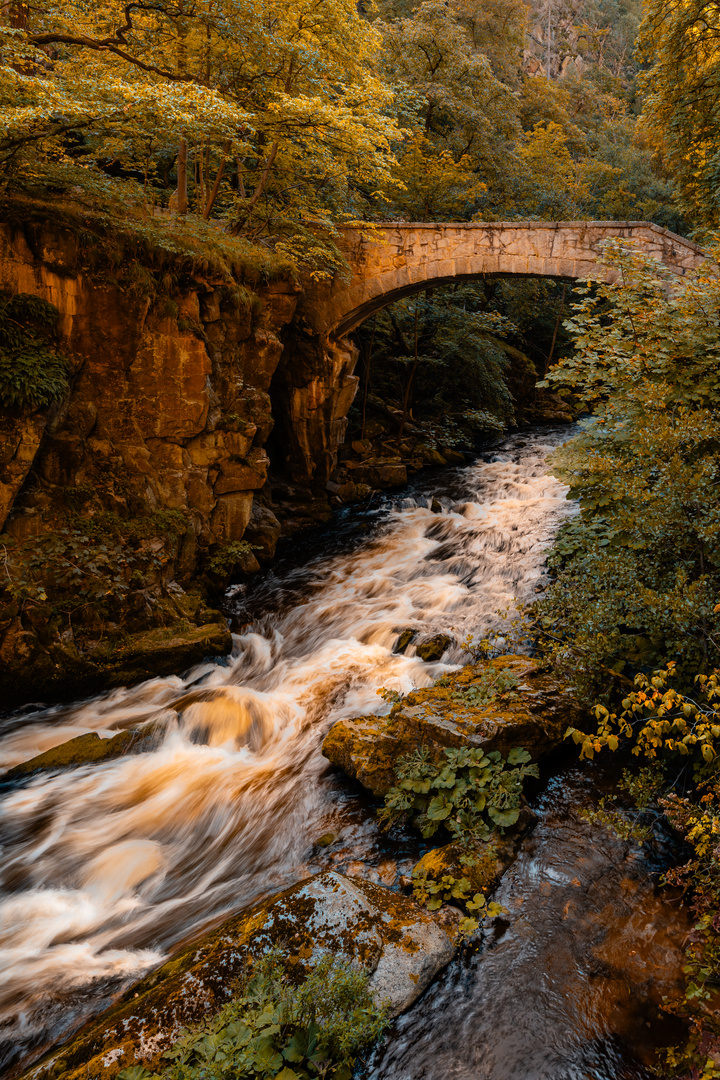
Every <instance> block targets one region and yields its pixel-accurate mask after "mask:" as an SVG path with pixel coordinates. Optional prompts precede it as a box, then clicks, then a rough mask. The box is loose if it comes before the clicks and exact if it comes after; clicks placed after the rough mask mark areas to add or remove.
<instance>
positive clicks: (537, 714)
mask: <svg viewBox="0 0 720 1080" xmlns="http://www.w3.org/2000/svg"><path fill="white" fill-rule="evenodd" d="M488 670H489V671H490V672H493V671H497V672H498V674H500V673H501V672H506V673H511V674H512V675H514V676H515V678H516V679H517V685H516V686H515V687H514V688H513V690H512V691H511V693H506V694H500V695H498V696H497V697H495V698H492V699H491V700H489V701H487V702H485V703H484V704H473V701H472V698H470V697H466V696H465V694H466V693H467V692H468V691H469V690H471V687H472V685H473V683H474V682H476V681H477V679H478V678H479V677H480V676H481V675H483V673H487V672H488ZM582 716H583V713H582V710H581V708H580V705H579V704H578V702H577V701H576V699H575V698H574V697H573V694H572V693H571V691H570V690H569V688H568V687H567V686H565V685H564V684H563V683H561V682H560V681H559V680H558V679H557V677H556V676H555V675H553V674H552V673H551V672H549V671H547V670H546V669H544V668H542V667H541V665H540V664H539V663H538V661H536V660H532V659H530V658H529V657H527V656H500V657H497V658H496V659H495V660H488V661H482V662H480V663H478V664H471V665H468V666H467V667H465V668H463V669H462V670H461V671H459V672H456V673H454V674H452V675H448V676H446V678H445V679H444V680H443V685H440V684H437V683H436V684H435V685H434V686H431V687H427V688H425V689H422V690H414V691H413V692H412V693H411V694H408V695H407V697H406V698H404V699H403V701H402V702H400V703H398V704H396V705H394V706H393V708H392V710H391V712H390V714H389V715H388V716H359V717H356V718H354V719H348V720H339V721H338V722H337V723H336V724H334V725H333V727H332V728H331V729H330V731H329V732H328V734H327V736H326V737H325V741H324V743H323V747H322V752H323V754H324V755H325V757H326V758H328V760H329V761H331V762H332V763H333V765H337V766H338V768H340V769H342V770H343V771H344V772H345V773H347V775H348V776H351V777H353V778H354V779H356V780H358V781H359V782H360V783H361V784H362V785H363V786H364V787H366V788H368V790H370V791H371V792H372V793H373V794H374V795H385V794H386V793H387V792H388V791H389V790H390V788H391V787H392V786H393V784H394V782H395V764H396V762H397V760H398V758H399V757H401V756H402V755H403V754H407V753H409V752H410V751H411V750H414V749H418V748H419V747H421V746H425V747H427V748H428V750H429V751H430V753H431V755H432V756H433V758H435V759H437V760H438V761H439V760H441V758H442V752H443V750H444V749H445V748H446V747H451V746H455V747H458V746H470V747H481V748H482V749H483V750H486V751H488V750H499V751H500V753H502V754H504V755H506V754H508V752H509V751H510V750H511V749H512V748H513V747H514V746H523V747H525V749H526V750H528V751H529V752H530V754H531V755H532V758H533V760H534V761H538V760H540V759H541V758H544V757H546V756H547V755H548V754H550V753H552V751H553V750H556V749H557V748H558V747H559V746H560V745H561V743H562V741H563V736H564V734H565V731H566V730H567V727H568V726H569V725H573V726H574V725H576V724H578V723H579V722H580V721H581V719H582Z"/></svg>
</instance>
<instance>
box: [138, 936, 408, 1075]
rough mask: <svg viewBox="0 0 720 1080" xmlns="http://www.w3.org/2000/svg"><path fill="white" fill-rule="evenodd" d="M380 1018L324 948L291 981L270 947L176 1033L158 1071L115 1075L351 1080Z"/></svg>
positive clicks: (359, 985)
mask: <svg viewBox="0 0 720 1080" xmlns="http://www.w3.org/2000/svg"><path fill="white" fill-rule="evenodd" d="M387 1022H388V1021H387V1015H386V1012H385V1010H383V1009H382V1008H379V1007H378V1006H377V1005H376V1004H375V1002H374V1000H373V998H372V996H371V994H370V991H369V989H368V976H367V974H366V973H365V972H364V971H363V970H362V969H361V968H359V967H357V966H356V965H354V964H352V963H350V962H349V961H347V960H343V959H340V958H337V957H332V956H330V955H329V954H325V955H323V956H322V957H321V958H320V960H319V961H318V963H317V964H316V965H315V966H314V967H312V968H311V969H310V970H309V972H308V974H307V977H306V978H305V979H304V980H303V981H301V982H300V983H297V982H293V981H292V980H291V979H290V978H289V977H288V976H287V974H286V972H285V969H284V967H283V966H282V963H281V958H280V955H279V954H278V953H272V954H270V955H269V956H268V957H266V958H265V959H264V960H262V961H261V962H260V963H259V965H258V967H257V970H256V972H255V974H254V976H253V977H252V978H251V979H250V981H249V982H248V983H247V985H245V986H241V987H239V988H238V992H237V994H236V996H234V997H233V999H232V1001H230V1002H229V1004H227V1005H226V1006H225V1007H224V1008H223V1009H221V1011H220V1012H219V1013H218V1014H217V1015H216V1016H214V1017H213V1018H212V1019H210V1020H207V1021H206V1022H205V1023H204V1024H199V1025H197V1026H195V1027H192V1028H188V1029H185V1030H184V1031H183V1032H182V1033H181V1035H180V1037H179V1038H178V1039H177V1041H176V1042H175V1043H174V1045H173V1046H172V1047H171V1048H170V1049H169V1050H167V1051H166V1052H165V1053H164V1054H163V1058H164V1064H163V1066H162V1068H161V1070H160V1071H159V1072H158V1073H151V1072H150V1071H149V1070H147V1069H145V1068H144V1067H143V1066H132V1067H130V1068H127V1069H123V1070H122V1072H121V1073H120V1074H119V1076H118V1080H154V1078H156V1077H157V1078H162V1080H241V1078H242V1080H268V1078H270V1077H275V1078H277V1080H313V1078H316V1077H317V1078H321V1080H325V1078H327V1080H331V1078H332V1080H350V1077H351V1075H352V1071H353V1068H354V1067H355V1065H356V1064H357V1063H358V1061H359V1060H360V1059H361V1058H362V1056H363V1054H364V1053H365V1052H366V1051H367V1050H368V1049H369V1048H370V1047H371V1046H372V1044H373V1043H374V1042H375V1041H376V1040H377V1039H378V1038H379V1037H380V1036H381V1035H382V1033H383V1031H384V1030H385V1028H386V1026H387Z"/></svg>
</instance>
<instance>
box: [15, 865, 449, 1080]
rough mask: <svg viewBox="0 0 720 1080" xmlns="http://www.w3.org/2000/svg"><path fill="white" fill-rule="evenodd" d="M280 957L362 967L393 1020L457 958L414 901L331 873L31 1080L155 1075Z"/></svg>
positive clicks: (100, 1025)
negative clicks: (193, 1031)
mask: <svg viewBox="0 0 720 1080" xmlns="http://www.w3.org/2000/svg"><path fill="white" fill-rule="evenodd" d="M271 948H277V949H280V950H281V952H282V953H283V955H284V956H285V957H286V959H287V962H288V963H289V964H290V965H292V966H295V967H296V968H297V969H298V970H300V969H301V968H302V966H303V965H308V964H311V963H312V962H313V960H314V959H317V958H319V957H320V955H321V954H322V953H323V952H326V951H330V952H332V954H333V955H334V956H344V957H346V958H348V959H351V960H354V961H356V962H357V963H358V964H360V965H362V966H363V967H364V968H365V970H366V971H368V972H369V973H370V975H371V978H370V990H371V992H372V993H373V995H374V997H375V998H376V1000H377V1001H378V1003H380V1004H383V1003H385V1004H386V1005H387V1007H388V1011H389V1013H390V1015H391V1016H397V1015H398V1013H400V1012H402V1011H403V1010H404V1009H406V1008H407V1007H408V1006H409V1005H411V1004H412V1002H413V1001H415V999H416V998H417V997H419V995H420V994H422V992H423V990H424V989H425V988H426V987H427V985H428V984H429V982H430V980H431V979H432V978H433V976H434V975H435V974H436V973H437V972H438V971H440V970H441V968H443V967H444V966H445V965H446V964H447V963H448V962H449V961H450V960H451V959H452V957H453V955H454V953H455V944H454V940H453V934H452V929H450V930H447V931H446V930H445V929H443V926H442V925H441V923H440V922H438V920H437V919H436V918H434V917H433V916H432V915H431V914H430V913H429V912H427V911H425V910H424V909H423V908H421V907H420V906H419V905H417V904H416V903H415V902H414V901H413V900H410V899H409V898H408V897H405V896H402V895H399V894H397V893H393V892H391V891H390V890H389V889H386V888H384V887H383V886H381V885H376V884H375V883H373V882H368V881H358V880H351V879H350V878H346V877H344V876H343V875H341V874H336V873H334V872H332V871H327V872H325V873H322V874H318V875H316V876H315V877H312V878H309V879H308V880H307V881H304V882H301V883H300V884H299V885H296V886H294V887H293V888H291V889H288V890H287V891H286V892H284V893H282V894H280V895H279V896H276V897H274V898H272V897H271V898H270V899H268V900H266V901H263V902H262V903H260V904H257V905H255V906H254V907H252V908H250V909H248V910H246V911H244V912H242V913H240V914H239V915H235V916H233V917H232V918H230V919H228V920H227V921H226V922H225V923H223V925H222V926H221V927H220V928H219V929H217V930H215V931H213V932H212V933H210V934H209V935H207V936H206V937H204V938H202V939H201V940H200V941H198V942H196V943H195V944H194V945H192V946H191V947H190V948H188V949H186V950H185V951H184V952H182V953H180V954H179V955H177V956H175V957H174V958H173V959H171V960H169V961H168V962H167V963H166V964H164V965H163V966H162V967H160V968H158V969H156V970H155V971H153V972H151V973H150V974H149V975H148V976H146V978H145V979H143V980H142V982H140V983H139V984H136V985H135V986H133V987H131V988H130V990H128V991H127V993H126V994H125V995H124V997H123V998H122V999H121V1000H120V1002H119V1003H118V1004H116V1005H115V1006H114V1007H113V1008H112V1009H110V1010H109V1011H108V1012H106V1013H105V1014H104V1015H103V1016H102V1017H100V1019H96V1020H93V1021H92V1022H91V1023H90V1024H88V1025H86V1026H85V1027H84V1028H82V1029H81V1031H80V1032H79V1033H78V1034H77V1035H76V1036H75V1037H74V1038H73V1039H72V1040H71V1041H70V1042H69V1043H68V1044H66V1045H65V1046H64V1047H61V1048H60V1049H59V1050H57V1051H55V1052H54V1053H53V1054H52V1055H51V1056H50V1057H49V1058H46V1059H45V1060H44V1061H43V1062H41V1063H40V1064H39V1065H38V1066H36V1067H35V1068H34V1069H32V1070H31V1071H30V1072H29V1073H28V1074H26V1075H28V1076H32V1077H37V1078H38V1080H39V1078H41V1077H42V1078H48V1080H49V1078H51V1077H60V1076H62V1077H63V1080H87V1077H92V1078H93V1080H109V1078H110V1077H113V1076H115V1075H116V1074H117V1073H118V1072H119V1071H120V1070H121V1069H124V1068H126V1067H128V1066H131V1065H135V1064H140V1063H142V1064H143V1065H145V1066H146V1067H147V1068H149V1069H154V1068H156V1067H157V1066H158V1065H159V1063H160V1057H161V1055H162V1053H163V1051H164V1050H166V1049H167V1048H168V1047H169V1046H170V1045H171V1044H172V1042H173V1041H174V1039H175V1038H176V1037H177V1034H178V1032H179V1031H180V1029H181V1028H182V1027H183V1026H184V1025H187V1024H192V1023H195V1022H197V1021H200V1020H202V1019H203V1018H204V1017H207V1016H209V1015H213V1014H214V1013H216V1012H217V1011H218V1010H219V1009H220V1008H221V1007H222V1005H224V1004H225V1002H226V1001H228V1000H229V998H230V997H231V996H232V989H231V988H232V986H233V984H234V983H235V982H236V981H237V980H238V979H239V978H241V977H242V976H243V975H244V974H246V972H247V969H248V963H249V961H250V960H251V959H252V958H253V957H257V956H260V955H261V954H263V953H265V952H267V951H269V950H270V949H271Z"/></svg>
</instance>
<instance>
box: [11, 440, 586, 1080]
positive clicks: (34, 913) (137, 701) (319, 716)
mask: <svg viewBox="0 0 720 1080" xmlns="http://www.w3.org/2000/svg"><path fill="white" fill-rule="evenodd" d="M565 434H566V433H563V434H559V433H557V432H545V433H539V434H538V433H535V434H533V435H532V436H514V437H512V438H510V439H508V440H507V441H506V442H505V443H504V444H503V446H502V447H501V448H500V450H498V451H497V452H495V453H494V454H493V455H490V460H488V461H479V462H477V463H476V464H475V465H473V466H471V467H468V468H465V469H459V470H454V471H453V472H452V473H451V474H450V475H449V476H446V477H444V479H443V483H444V484H445V483H446V481H447V483H449V486H447V485H446V486H444V488H443V490H442V491H440V492H436V494H437V495H440V497H441V498H442V500H443V505H444V507H445V509H444V511H443V512H442V513H432V512H431V510H430V509H428V508H427V504H429V501H430V500H429V499H428V498H420V496H419V495H418V494H417V492H416V497H415V499H405V500H403V501H402V503H401V504H400V506H399V508H396V509H393V510H389V511H385V512H383V513H381V514H379V515H378V517H376V519H375V523H374V530H373V532H372V535H371V536H370V537H369V538H365V539H362V540H360V541H359V542H357V543H356V545H355V547H354V549H353V550H352V551H351V553H350V554H347V553H346V554H342V555H336V556H334V557H327V556H323V555H322V553H320V554H318V556H317V557H315V558H313V559H311V560H310V561H309V563H306V564H305V565H303V566H302V567H300V568H296V569H294V570H292V571H287V572H286V573H285V574H284V575H283V572H282V571H281V570H279V571H277V572H275V573H273V574H271V575H269V576H268V578H267V579H266V581H265V582H264V583H263V584H262V585H260V586H259V587H256V588H255V589H254V592H253V593H252V595H251V598H250V601H249V603H250V612H251V617H252V619H253V621H252V622H251V623H250V624H249V625H248V626H246V627H245V628H244V630H243V632H242V633H241V634H240V635H239V636H237V637H236V638H235V646H234V650H233V654H232V656H231V657H230V658H229V659H228V660H227V661H226V662H224V663H219V664H206V665H203V666H201V667H199V668H195V669H194V670H193V671H191V672H190V673H189V674H187V675H186V677H184V678H180V677H171V678H166V679H155V680H152V681H150V682H147V683H144V684H142V685H140V686H136V687H133V688H131V689H124V690H118V691H115V692H113V693H111V694H109V695H106V696H103V697H100V698H96V699H94V700H91V701H87V702H84V703H80V704H76V705H73V706H63V707H55V708H51V709H37V710H35V711H33V712H27V711H26V712H25V713H24V714H23V715H22V716H17V717H15V718H13V719H12V720H11V721H7V722H5V727H4V729H3V730H4V731H5V734H4V736H3V737H2V739H0V768H3V769H5V768H9V767H11V766H13V765H14V764H16V763H18V762H21V761H24V760H27V759H29V758H30V757H32V756H33V755H35V754H37V753H40V752H42V751H44V750H47V749H49V748H50V747H52V746H55V745H57V744H59V743H61V742H64V741H66V740H68V739H71V738H73V737H75V736H77V735H80V734H83V733H85V732H90V731H95V732H98V733H99V734H100V735H103V736H106V735H110V734H112V733H114V732H117V731H118V730H121V729H125V728H130V727H135V726H137V725H139V724H141V723H145V722H147V721H149V720H155V721H158V722H159V723H160V725H161V730H162V731H164V734H162V736H161V738H160V739H159V740H158V745H157V746H156V748H155V749H153V750H152V751H151V752H146V753H141V754H137V755H134V756H128V757H125V758H121V759H119V760H115V761H111V762H107V763H105V764H101V765H94V766H86V767H82V768H75V769H72V770H66V771H62V772H56V773H54V774H40V775H36V776H34V777H33V778H32V779H31V780H30V781H29V782H28V781H26V782H23V783H16V784H15V785H14V786H7V787H6V788H5V789H4V795H3V798H2V802H1V803H0V815H1V818H0V820H1V828H2V834H1V845H2V846H1V849H0V888H1V889H2V896H1V897H0V971H2V972H3V978H2V982H1V986H0V1025H2V1034H3V1037H4V1045H5V1058H4V1061H5V1064H6V1065H9V1064H11V1063H12V1062H13V1061H14V1060H17V1058H18V1055H27V1054H28V1053H29V1052H30V1051H32V1050H33V1049H40V1048H42V1047H43V1046H44V1045H46V1044H47V1043H48V1041H55V1040H57V1039H58V1038H59V1037H60V1036H61V1035H62V1033H63V1032H64V1031H67V1030H68V1029H69V1028H70V1027H71V1026H73V1025H75V1024H77V1023H78V1022H79V1020H80V1019H82V1018H84V1017H86V1016H87V1015H89V1014H90V1013H92V1012H94V1011H97V1010H98V1009H100V1008H102V1007H104V1005H106V1004H107V1003H108V1001H109V999H110V996H112V995H114V994H116V993H117V992H118V989H119V987H120V986H121V985H123V984H126V983H127V982H128V981H130V980H132V979H135V978H137V977H139V976H140V975H141V974H142V973H143V972H144V971H145V970H147V969H148V968H149V967H151V966H153V965H155V964H157V963H158V962H159V961H161V960H162V959H163V957H164V956H165V955H167V952H168V950H169V949H170V948H171V947H172V946H174V945H176V944H177V943H178V941H180V940H181V939H187V938H188V937H189V936H192V935H193V934H195V933H197V932H198V931H199V930H200V929H201V928H203V927H205V926H207V925H208V924H210V923H212V922H217V920H218V919H219V918H221V917H222V916H223V915H224V914H226V913H227V912H229V911H231V910H234V909H238V908H240V907H242V906H243V905H245V904H247V903H249V902H251V901H252V900H254V899H255V898H257V897H258V896H260V895H262V894H266V893H268V892H271V891H273V890H275V889H276V888H280V887H283V886H285V885H287V884H289V883H291V882H293V881H296V880H298V879H300V878H302V877H303V876H304V875H306V874H307V873H308V872H310V871H311V870H312V869H313V868H314V865H315V864H313V858H314V855H313V852H314V851H315V850H316V849H314V848H313V842H314V840H315V839H316V838H317V837H318V836H319V835H320V834H322V833H323V832H325V831H327V828H328V823H330V825H331V826H332V825H333V823H337V820H338V815H339V814H340V810H339V809H338V802H339V800H340V798H341V796H340V795H339V794H338V791H339V786H338V784H337V782H336V781H335V780H334V779H333V778H332V775H331V774H330V771H329V768H328V765H327V762H326V761H325V759H324V758H323V757H322V756H321V754H320V744H321V741H322V738H323V735H324V734H325V732H326V731H327V730H328V728H329V727H330V725H331V724H332V723H333V722H334V721H335V720H337V719H338V718H340V717H343V716H352V715H357V714H359V713H364V712H381V711H384V710H387V708H389V706H387V705H385V703H384V702H383V700H382V699H381V698H380V697H378V695H377V690H378V689H379V688H381V687H388V688H393V689H397V690H400V691H408V690H410V689H411V688H412V687H414V686H418V685H426V684H427V683H428V682H430V681H431V680H433V679H435V678H437V677H438V676H439V675H440V674H442V672H443V671H444V670H447V663H448V662H450V661H452V662H457V661H459V660H460V659H461V652H460V649H459V648H456V649H455V650H453V651H451V652H450V654H448V655H446V657H445V661H446V663H445V664H441V663H435V664H426V663H423V662H422V661H421V660H420V659H419V658H418V657H417V656H416V655H414V649H413V648H412V647H410V649H409V650H408V653H407V655H405V656H403V655H398V654H395V653H393V652H392V648H393V645H394V643H395V641H396V639H397V636H398V632H399V631H400V630H402V629H404V628H406V627H414V628H417V629H419V630H421V631H423V632H435V631H444V632H447V633H449V634H451V635H452V636H453V637H454V639H455V640H456V641H457V642H461V641H462V640H463V639H464V638H465V637H466V636H467V635H468V634H470V633H472V634H475V635H476V636H477V635H480V636H482V634H483V633H484V632H486V631H487V630H488V629H490V628H491V627H493V626H496V627H497V626H501V625H502V621H501V620H500V618H499V616H498V615H497V614H496V613H497V611H498V609H507V608H512V605H513V602H514V600H515V599H516V598H517V599H519V600H520V601H525V600H528V599H529V598H531V597H532V596H533V595H534V594H535V592H536V591H537V590H538V588H540V587H541V586H542V584H543V578H544V570H543V560H544V557H545V551H546V548H547V547H548V544H549V543H550V542H551V539H552V537H553V534H554V532H555V530H556V529H557V527H558V525H559V523H560V522H561V520H563V519H564V518H565V517H567V516H568V515H569V514H571V513H572V512H573V506H572V505H571V504H570V503H568V502H567V501H566V499H565V494H566V493H565V489H564V488H563V487H562V485H561V484H560V483H559V482H558V481H557V480H556V479H554V478H553V477H552V476H551V475H549V474H548V473H547V470H546V465H545V456H546V453H547V451H548V450H549V449H551V448H552V446H554V445H557V444H558V442H560V441H561V439H562V438H563V437H565ZM425 490H426V491H428V490H430V488H429V486H428V482H427V481H425ZM420 503H423V504H425V505H420ZM341 824H342V823H341ZM346 829H347V851H348V858H350V857H352V856H353V853H354V856H355V857H356V858H357V855H358V852H357V850H355V851H354V852H353V844H355V848H356V849H357V847H358V845H360V847H362V843H363V836H365V835H366V833H367V830H366V831H365V833H363V827H362V826H361V825H357V824H352V823H351V824H349V825H346ZM1 1064H2V1059H0V1067H1Z"/></svg>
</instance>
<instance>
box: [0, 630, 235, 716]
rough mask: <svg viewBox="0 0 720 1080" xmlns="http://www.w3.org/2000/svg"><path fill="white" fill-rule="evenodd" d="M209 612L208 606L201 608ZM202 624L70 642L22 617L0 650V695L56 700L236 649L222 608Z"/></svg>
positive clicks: (10, 700)
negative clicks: (28, 624)
mask: <svg viewBox="0 0 720 1080" xmlns="http://www.w3.org/2000/svg"><path fill="white" fill-rule="evenodd" d="M203 614H205V612H203ZM207 615H209V616H210V617H212V615H216V618H215V619H214V621H212V622H207V623H205V624H204V625H202V626H197V625H196V624H195V623H192V622H190V621H189V620H187V619H177V618H175V619H174V620H171V621H170V622H169V623H168V625H167V626H163V627H156V628H154V629H151V630H144V631H139V632H137V633H132V634H119V635H116V636H115V637H110V638H105V639H103V640H102V641H99V642H97V641H95V642H93V641H90V642H87V643H84V644H83V647H80V646H79V645H70V646H68V645H66V644H65V642H64V641H63V640H62V638H61V636H60V634H59V633H56V634H55V635H54V636H51V638H50V640H49V641H48V642H45V641H43V640H41V638H40V636H39V634H38V633H37V632H35V630H33V629H26V628H25V627H24V626H23V625H22V624H21V621H20V619H19V618H17V619H16V620H15V623H16V625H14V626H12V627H11V628H10V632H9V633H7V634H6V637H5V640H4V641H3V645H2V649H1V650H0V700H2V702H3V704H4V705H5V706H6V707H12V706H14V705H19V704H22V703H23V702H26V701H58V700H62V699H65V698H69V697H70V698H76V697H79V696H80V695H81V694H86V693H93V692H99V691H102V690H106V689H108V688H109V687H113V686H128V685H132V684H133V683H138V682H143V681H144V680H145V679H152V678H156V677H158V676H165V675H174V674H177V673H178V672H179V671H183V670H184V669H185V668H188V667H191V666H192V665H193V664H197V663H199V662H200V661H201V660H203V659H204V658H205V657H206V656H224V655H226V654H227V653H229V652H231V650H232V634H231V633H230V631H229V630H228V627H227V623H226V621H225V619H224V617H223V616H222V615H221V614H220V613H219V612H213V611H212V609H207Z"/></svg>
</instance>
